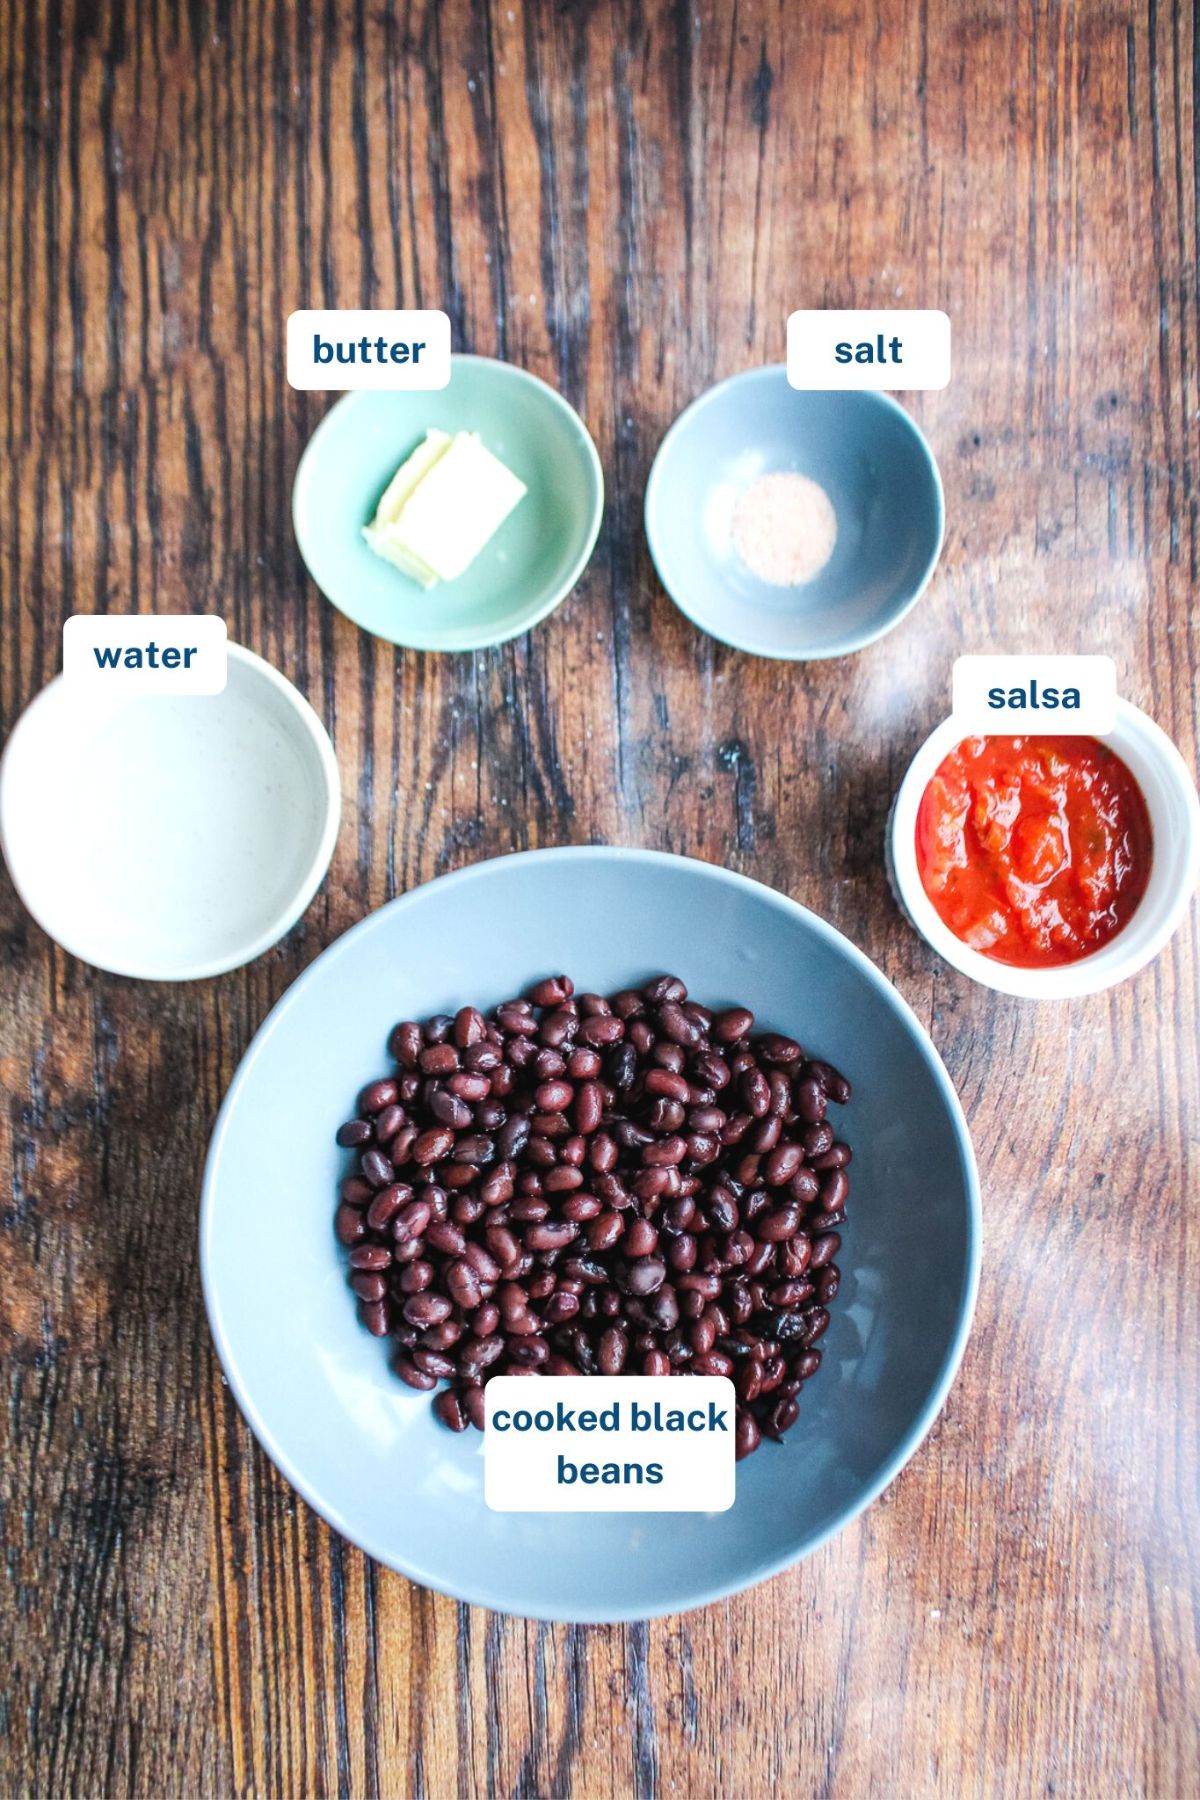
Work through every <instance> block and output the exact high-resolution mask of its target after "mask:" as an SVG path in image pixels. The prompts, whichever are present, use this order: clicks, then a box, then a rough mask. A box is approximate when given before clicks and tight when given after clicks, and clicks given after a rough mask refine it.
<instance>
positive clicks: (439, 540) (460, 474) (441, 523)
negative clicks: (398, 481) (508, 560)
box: [390, 431, 526, 581]
mask: <svg viewBox="0 0 1200 1800" xmlns="http://www.w3.org/2000/svg"><path fill="white" fill-rule="evenodd" d="M525 492H526V488H525V483H524V482H523V481H520V480H518V478H517V477H516V476H515V475H514V474H513V472H512V470H511V469H506V468H505V466H504V464H503V463H502V462H501V461H500V459H499V457H498V456H493V455H492V453H491V451H490V450H489V449H487V448H486V446H485V445H483V444H482V443H481V442H480V441H479V438H478V437H477V436H476V434H475V433H474V432H469V431H459V432H456V433H455V435H454V438H453V440H452V442H451V444H450V447H449V449H448V450H445V451H444V452H443V453H442V455H440V456H439V457H438V458H437V460H436V461H435V462H434V463H433V465H432V467H431V468H430V469H429V471H428V473H427V474H426V475H425V476H424V477H423V478H422V479H421V480H420V481H419V482H418V484H417V486H416V487H415V488H414V489H413V491H412V493H411V494H410V495H409V497H408V499H407V500H406V501H405V502H404V505H403V507H402V508H401V511H400V516H399V518H398V519H397V520H396V521H395V524H394V525H393V526H391V527H390V531H391V535H392V538H393V541H394V542H395V543H397V544H398V545H399V546H400V547H401V548H402V549H403V550H404V551H406V552H407V554H408V555H409V556H411V557H414V558H415V559H416V560H417V562H419V563H423V564H424V565H425V566H426V567H428V568H430V569H432V570H433V571H434V573H435V574H436V575H437V576H438V577H439V578H440V579H441V580H442V581H453V580H454V579H455V577H456V576H459V575H461V574H462V573H463V570H464V569H467V568H469V567H470V565H471V563H473V562H474V560H475V558H476V557H477V556H478V555H479V552H480V551H481V550H482V549H483V547H484V545H485V544H486V543H487V542H488V540H489V539H490V538H491V537H492V536H493V535H494V534H495V533H496V532H497V531H498V530H499V528H500V526H501V525H503V523H504V521H505V519H507V517H508V515H509V513H510V512H511V511H512V509H513V507H514V506H516V504H517V502H518V501H519V500H521V499H522V498H523V496H524V494H525Z"/></svg>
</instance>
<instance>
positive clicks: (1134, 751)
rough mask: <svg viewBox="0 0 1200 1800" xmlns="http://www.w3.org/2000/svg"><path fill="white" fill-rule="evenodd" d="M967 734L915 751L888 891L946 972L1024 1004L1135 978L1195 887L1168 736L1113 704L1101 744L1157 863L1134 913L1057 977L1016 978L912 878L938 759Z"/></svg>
mask: <svg viewBox="0 0 1200 1800" xmlns="http://www.w3.org/2000/svg"><path fill="white" fill-rule="evenodd" d="M964 735H965V734H964V733H963V731H962V728H961V727H960V725H959V724H958V722H957V720H955V719H953V718H950V719H946V720H944V721H943V723H942V724H941V725H939V726H938V728H937V730H936V731H934V732H933V733H932V734H931V735H930V736H929V737H928V738H926V740H925V742H924V744H922V746H921V748H920V749H919V750H918V751H917V754H916V756H915V757H914V758H913V760H912V762H911V764H910V765H909V769H908V773H907V774H906V775H905V777H904V780H903V782H902V783H901V785H900V791H899V793H898V794H897V796H896V800H895V804H894V805H893V807H892V812H891V817H890V819H889V821H888V841H887V863H888V876H889V879H890V881H891V884H892V891H893V893H894V894H895V896H896V899H897V901H898V902H899V904H900V907H901V910H902V911H903V912H904V913H905V914H906V915H907V917H908V919H909V922H910V923H911V924H912V925H913V926H914V927H915V929H916V930H917V931H919V932H920V934H921V936H922V937H923V938H924V939H925V941H926V943H928V944H931V945H932V946H933V948H934V949H935V950H936V951H937V953H938V955H939V956H941V957H944V958H945V960H946V961H947V962H948V963H950V964H951V966H952V967H953V968H956V969H958V970H959V972H960V973H961V974H963V975H969V976H970V978H971V980H972V981H978V982H979V983H980V984H981V985H982V986H983V987H989V988H994V989H995V990H996V992H997V993H1000V994H1015V995H1017V996H1018V997H1019V998H1020V999H1024V1000H1070V999H1074V998H1075V997H1077V996H1079V995H1082V994H1097V993H1100V992H1101V991H1102V990H1103V989H1104V988H1110V987H1115V986H1116V985H1117V983H1118V982H1119V981H1124V980H1125V979H1126V978H1127V977H1128V976H1130V975H1135V974H1136V973H1137V971H1138V970H1139V969H1144V968H1145V966H1146V964H1147V963H1148V962H1151V961H1153V959H1154V958H1155V957H1156V956H1157V955H1158V953H1159V951H1160V950H1162V949H1163V948H1164V946H1165V945H1166V944H1167V942H1168V941H1169V940H1170V938H1171V937H1172V936H1173V935H1174V933H1175V932H1176V931H1177V930H1178V929H1179V926H1180V924H1181V923H1182V921H1183V919H1184V916H1185V914H1186V913H1187V910H1188V907H1189V906H1190V904H1191V899H1192V895H1193V894H1194V893H1195V891H1196V887H1197V884H1198V883H1200V801H1198V800H1197V797H1196V784H1195V782H1194V781H1193V779H1192V776H1191V774H1190V772H1189V770H1188V767H1187V764H1186V763H1185V762H1184V760H1183V758H1182V756H1180V754H1179V752H1178V750H1177V749H1176V748H1175V746H1174V744H1173V743H1172V742H1171V740H1170V738H1169V737H1168V736H1167V735H1166V733H1165V732H1164V731H1162V730H1160V729H1159V727H1158V726H1157V725H1156V724H1155V723H1154V721H1153V719H1149V718H1147V717H1146V714H1145V713H1144V712H1141V711H1139V709H1138V708H1137V707H1136V706H1133V705H1131V704H1130V702H1129V701H1128V700H1118V701H1117V721H1116V727H1115V729H1114V730H1113V731H1111V732H1110V733H1109V734H1108V736H1107V737H1105V738H1104V740H1103V741H1104V743H1106V744H1107V745H1108V746H1109V748H1110V749H1111V750H1114V751H1115V752H1116V754H1117V755H1118V756H1119V757H1120V758H1121V759H1122V761H1123V762H1124V763H1125V764H1126V765H1127V766H1128V767H1129V769H1130V770H1131V771H1132V773H1133V775H1134V776H1135V777H1136V780H1137V783H1138V786H1139V787H1140V788H1141V790H1142V793H1143V795H1144V796H1145V800H1146V807H1147V810H1148V811H1149V814H1150V829H1151V833H1152V835H1153V840H1154V855H1153V861H1152V862H1151V865H1150V880H1149V882H1148V884H1147V887H1146V892H1145V893H1144V894H1143V896H1142V899H1141V903H1140V905H1139V906H1138V908H1137V910H1136V912H1135V913H1134V914H1133V917H1132V918H1131V919H1129V920H1128V921H1127V923H1126V924H1125V925H1124V927H1123V928H1122V929H1121V930H1120V931H1119V932H1118V933H1117V935H1116V937H1114V938H1110V939H1109V941H1108V943H1107V944H1105V945H1104V946H1103V948H1102V949H1099V950H1097V951H1095V952H1093V954H1092V955H1091V956H1084V957H1081V958H1080V960H1079V961H1078V962H1073V963H1064V964H1063V965H1062V966H1061V967H1059V968H1054V969H1020V968H1015V967H1013V966H1012V965H1011V964H1009V963H1002V962H997V961H996V959H995V958H994V957H991V956H984V955H982V954H981V953H980V952H979V951H978V950H972V949H971V948H970V947H969V945H967V944H964V943H963V941H962V939H961V938H957V937H955V935H954V933H953V932H952V931H951V930H950V927H949V926H948V925H946V924H944V923H943V922H942V920H941V918H940V917H939V916H938V913H937V910H936V908H935V907H934V904H933V902H932V900H930V898H929V896H928V894H927V893H926V892H925V888H924V886H923V884H922V882H921V876H920V873H919V871H918V868H917V812H918V810H919V808H920V805H921V797H922V795H923V794H924V792H925V789H926V788H927V787H928V785H929V782H930V779H931V778H932V776H933V775H934V774H935V772H936V771H937V768H938V766H939V764H940V763H941V761H942V759H943V758H944V757H945V756H947V755H948V754H949V752H950V751H951V750H953V749H954V747H955V745H956V744H958V743H959V742H961V740H962V738H963V736H964Z"/></svg>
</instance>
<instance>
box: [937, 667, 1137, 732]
mask: <svg viewBox="0 0 1200 1800" xmlns="http://www.w3.org/2000/svg"><path fill="white" fill-rule="evenodd" d="M953 711H954V717H955V719H956V720H957V722H958V724H959V725H960V726H961V727H962V733H963V736H964V737H1023V736H1025V735H1027V734H1029V733H1031V732H1036V733H1038V734H1039V735H1046V736H1058V737H1076V736H1078V737H1105V736H1107V734H1108V733H1109V732H1110V731H1111V730H1112V729H1113V727H1114V726H1115V724H1116V722H1117V671H1116V666H1115V664H1114V663H1113V659H1112V657H1111V656H960V657H959V658H958V661H957V662H956V663H955V665H954V706H953Z"/></svg>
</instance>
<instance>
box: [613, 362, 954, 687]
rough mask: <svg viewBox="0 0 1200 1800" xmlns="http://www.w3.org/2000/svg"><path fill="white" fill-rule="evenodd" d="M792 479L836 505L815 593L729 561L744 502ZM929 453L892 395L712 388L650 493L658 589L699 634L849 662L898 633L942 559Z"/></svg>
mask: <svg viewBox="0 0 1200 1800" xmlns="http://www.w3.org/2000/svg"><path fill="white" fill-rule="evenodd" d="M776 470H793V471H795V472H796V473H797V474H801V475H808V476H810V477H811V479H812V480H814V481H816V482H819V484H820V485H821V486H822V487H823V488H824V489H825V491H826V493H827V494H828V495H829V498H830V499H831V500H832V502H833V506H834V510H835V512H836V513H837V518H838V537H837V544H836V546H835V548H834V552H833V555H832V556H831V558H830V560H829V561H828V562H827V563H826V565H825V567H824V568H823V569H822V570H821V572H820V574H818V575H817V576H816V577H815V578H814V579H813V580H812V581H810V582H807V583H806V584H805V585H804V586H801V587H776V586H773V585H772V584H771V583H769V582H765V581H761V580H759V579H758V577H757V576H756V575H754V574H753V573H752V571H751V570H750V569H749V568H748V567H747V566H746V564H745V563H744V562H743V561H742V559H741V557H740V556H739V555H738V553H737V550H736V549H735V548H734V544H733V538H732V532H731V523H732V516H733V509H734V504H735V502H736V499H737V496H738V494H739V493H740V492H741V491H742V489H743V488H745V487H746V486H747V485H748V484H749V483H750V482H751V481H753V480H755V479H756V477H758V476H759V475H765V474H770V473H772V472H774V471H776ZM944 516H945V514H944V506H943V501H942V483H941V477H940V476H939V474H938V467H937V463H936V462H935V461H934V457H933V452H932V450H931V449H930V448H929V445H928V444H927V443H926V441H925V439H924V437H923V436H922V435H921V432H920V431H919V430H918V428H917V426H916V425H915V424H914V423H913V421H912V419H910V418H909V416H908V414H907V413H906V412H905V411H904V408H903V407H902V406H899V405H897V403H896V401H894V400H893V399H891V398H890V396H889V395H887V394H876V393H870V392H863V391H853V390H852V391H849V392H846V393H805V392H801V391H798V390H797V389H796V388H793V387H789V385H788V379H787V371H786V369H785V368H784V366H783V364H782V363H779V364H772V365H771V366H770V367H768V368H765V369H752V370H750V371H749V372H748V373H746V374H744V375H734V376H732V377H731V378H730V380H728V381H722V382H719V383H718V384H717V386H716V387H713V388H709V390H708V392H707V393H706V394H702V395H701V396H700V398H699V399H698V400H695V401H693V402H692V404H691V406H689V407H688V408H687V410H686V412H683V413H681V414H680V415H679V417H678V418H677V419H676V421H675V423H674V424H673V425H672V427H671V429H670V430H669V431H668V433H667V435H666V437H665V438H664V439H663V441H662V443H661V445H660V446H659V450H658V455H657V456H656V457H655V459H654V465H653V467H652V469H651V470H650V480H649V482H648V484H647V487H646V536H647V539H648V540H649V544H650V553H651V555H652V556H653V558H654V566H655V568H656V569H657V570H658V574H659V579H660V580H661V582H662V584H663V586H664V587H665V588H666V590H667V592H668V594H670V596H671V598H672V600H674V602H675V604H676V606H678V607H679V608H680V610H681V611H682V612H685V613H686V614H687V616H688V618H689V619H691V620H692V621H693V623H694V624H696V625H698V626H699V627H700V629H701V630H702V631H707V632H708V633H709V634H710V636H712V637H715V638H720V639H721V641H722V642H723V643H726V644H731V645H732V646H733V647H734V648H735V649H737V650H748V651H750V652H751V653H752V654H753V655H755V656H773V657H780V658H787V659H790V660H793V661H797V662H810V661H815V660H817V659H818V658H821V657H827V656H848V655H849V654H850V653H851V652H852V651H854V650H861V649H862V648H863V646H864V645H866V644H870V643H873V642H874V640H875V639H876V638H878V637H882V636H883V634H884V633H885V632H887V631H890V630H891V629H892V627H893V626H894V625H898V624H899V622H900V620H901V619H902V618H903V617H904V615H905V613H907V612H908V611H909V610H910V608H911V607H913V606H914V605H915V604H916V602H917V600H918V599H919V598H920V595H921V593H922V591H923V590H924V588H925V585H926V583H927V582H928V580H929V578H930V576H931V575H932V573H933V570H934V566H935V564H936V563H937V559H938V555H939V553H940V551H941V547H942V531H943V524H944Z"/></svg>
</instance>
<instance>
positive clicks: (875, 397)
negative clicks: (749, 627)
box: [642, 362, 946, 663]
mask: <svg viewBox="0 0 1200 1800" xmlns="http://www.w3.org/2000/svg"><path fill="white" fill-rule="evenodd" d="M781 378H782V380H783V381H784V382H785V383H787V364H786V363H781V362H777V363H761V364H758V365H756V366H755V367H754V368H751V369H741V370H739V371H738V373H737V374H735V375H726V376H725V377H724V378H723V379H722V380H721V381H717V382H714V383H713V385H712V386H711V387H709V388H705V389H704V391H703V392H702V393H700V394H697V395H696V397H695V399H694V400H691V401H689V402H688V404H687V405H686V406H685V407H684V409H683V411H682V412H680V413H678V414H677V415H676V417H675V418H674V419H673V420H672V421H671V424H670V425H669V426H668V427H667V430H666V432H665V433H664V435H663V439H662V442H661V443H660V444H659V446H658V449H657V450H656V451H655V453H654V461H653V462H652V463H651V465H650V474H649V477H648V478H647V481H646V494H645V500H644V502H643V506H642V520H643V528H644V530H645V533H646V542H647V545H648V546H649V550H650V558H651V561H652V562H653V564H654V568H655V573H656V574H657V576H658V579H659V581H660V582H661V584H662V587H663V590H664V592H665V593H666V595H667V597H668V599H670V600H671V601H672V603H673V604H674V605H675V606H677V607H678V608H679V611H680V612H681V613H683V615H684V617H685V618H688V619H690V620H691V622H692V624H693V625H694V626H695V627H696V629H697V630H698V631H703V632H704V633H705V634H706V635H707V636H708V637H711V638H715V639H716V640H717V642H718V643H722V644H725V645H727V646H728V647H729V648H730V649H731V650H741V651H744V652H745V653H746V654H747V655H748V656H762V657H766V658H767V659H768V660H770V661H772V662H798V663H808V662H830V661H833V660H835V659H836V658H838V657H842V656H854V655H856V654H857V653H858V651H860V650H865V649H866V648H867V647H868V645H870V644H875V643H878V641H879V639H880V638H882V637H886V636H887V634H888V632H889V631H894V630H895V628H896V626H897V625H899V624H901V623H902V621H903V620H904V619H906V618H907V617H908V615H909V613H910V612H911V611H912V609H913V607H914V606H915V605H916V604H917V602H918V600H920V598H921V597H922V595H923V594H924V593H925V590H926V589H927V588H928V586H929V583H930V582H931V581H932V579H933V575H934V571H935V569H936V568H937V565H938V562H939V561H940V559H941V554H942V550H943V548H944V546H945V541H946V496H945V490H944V488H943V485H942V472H941V470H940V469H939V467H938V462H937V458H936V456H935V455H934V453H933V447H932V445H931V444H930V442H929V439H928V438H927V437H926V436H925V433H924V432H923V431H922V430H921V427H920V426H919V425H918V424H917V421H916V420H915V419H914V418H913V416H912V414H911V413H910V412H909V411H908V410H907V408H906V407H903V406H901V404H900V402H899V401H898V400H896V399H895V398H894V397H893V396H892V395H891V394H889V393H886V392H885V391H884V390H883V389H882V388H823V389H819V390H809V389H799V388H797V389H793V390H792V391H793V392H795V393H800V394H805V393H809V392H813V391H815V392H819V393H820V394H821V396H822V397H823V398H829V397H836V398H837V399H838V400H839V401H841V402H844V403H845V404H846V405H848V406H863V405H865V406H868V407H870V406H876V405H878V406H882V407H883V408H884V410H885V411H890V412H892V413H893V414H895V415H897V416H898V417H899V418H900V419H901V420H902V421H903V422H904V424H905V426H906V427H907V428H908V430H909V432H910V433H911V435H912V437H913V439H914V442H915V445H916V448H917V451H918V454H919V457H920V459H921V460H922V461H923V463H924V466H925V470H926V473H927V475H928V476H929V477H930V479H931V485H932V489H933V497H934V514H935V518H936V524H937V530H936V534H935V540H934V544H933V548H932V550H931V552H930V555H929V557H928V559H927V561H926V563H925V567H924V568H923V570H922V572H921V577H920V580H919V581H918V582H917V583H916V585H915V587H914V588H913V591H912V593H911V594H910V595H909V597H908V598H907V599H906V600H904V601H902V602H901V603H900V605H899V606H898V607H896V609H895V610H894V611H892V612H890V613H889V614H888V616H887V617H886V618H885V619H884V620H882V622H881V623H879V624H877V625H874V626H872V627H870V628H869V629H866V630H861V631H850V632H847V633H846V634H845V635H844V636H843V637H842V638H840V639H838V641H837V642H836V643H834V644H831V645H830V646H828V647H827V648H825V649H817V650H783V649H780V648H779V646H778V645H777V644H767V643H764V642H762V641H761V640H756V639H755V637H754V634H753V632H751V631H746V632H734V631H733V630H732V629H731V628H730V627H729V626H728V625H726V626H725V628H723V629H722V628H719V627H717V626H715V625H713V624H712V623H710V622H709V621H708V620H707V619H702V618H700V617H698V616H697V613H696V612H695V611H693V609H692V607H691V606H690V605H689V603H688V602H687V600H685V599H683V598H681V596H680V595H679V594H678V593H677V592H676V591H675V589H674V588H673V587H672V585H671V583H670V581H668V579H667V575H666V573H665V571H664V567H663V559H662V557H661V554H660V546H659V542H658V539H657V534H656V530H655V526H654V522H653V521H654V512H655V509H656V507H657V504H658V490H659V487H660V486H661V484H662V482H663V480H664V475H663V470H664V468H665V466H666V460H667V458H668V456H669V453H670V451H671V449H672V447H673V442H674V440H675V439H676V437H677V436H678V435H681V434H682V432H683V429H684V427H685V426H686V425H687V424H688V423H689V422H690V421H691V419H692V417H693V415H694V414H695V413H697V412H700V411H702V410H704V408H706V407H707V406H709V405H710V404H712V403H713V402H714V401H715V400H716V399H717V397H718V396H719V395H721V394H723V393H724V392H725V391H726V389H728V388H732V387H735V386H738V385H739V384H750V383H755V382H760V381H764V382H778V381H779V380H780V379H781ZM787 385H788V386H789V387H790V383H787ZM730 612H731V614H732V616H733V617H735V618H736V617H738V616H740V609H739V608H737V607H732V608H731V609H730Z"/></svg>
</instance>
